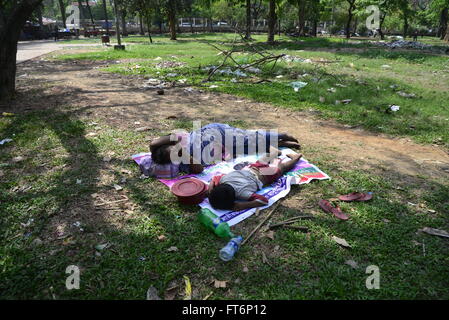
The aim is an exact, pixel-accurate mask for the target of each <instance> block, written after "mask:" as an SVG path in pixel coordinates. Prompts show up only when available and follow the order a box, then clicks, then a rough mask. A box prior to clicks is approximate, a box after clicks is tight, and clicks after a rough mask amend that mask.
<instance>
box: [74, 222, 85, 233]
mask: <svg viewBox="0 0 449 320" xmlns="http://www.w3.org/2000/svg"><path fill="white" fill-rule="evenodd" d="M73 226H75V227H77V228H79V230H80V231H81V232H82V231H84V229H83V228H81V222H79V221H76V222H74V223H73Z"/></svg>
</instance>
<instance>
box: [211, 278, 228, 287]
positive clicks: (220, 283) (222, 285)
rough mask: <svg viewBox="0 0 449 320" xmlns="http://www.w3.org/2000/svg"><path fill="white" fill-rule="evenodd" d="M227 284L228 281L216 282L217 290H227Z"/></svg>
mask: <svg viewBox="0 0 449 320" xmlns="http://www.w3.org/2000/svg"><path fill="white" fill-rule="evenodd" d="M226 283H227V281H220V280H215V281H214V287H215V288H226Z"/></svg>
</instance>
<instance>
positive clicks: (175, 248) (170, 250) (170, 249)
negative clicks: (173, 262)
mask: <svg viewBox="0 0 449 320" xmlns="http://www.w3.org/2000/svg"><path fill="white" fill-rule="evenodd" d="M167 251H168V252H174V251H178V248H177V247H175V246H172V247H170V248H168V249H167Z"/></svg>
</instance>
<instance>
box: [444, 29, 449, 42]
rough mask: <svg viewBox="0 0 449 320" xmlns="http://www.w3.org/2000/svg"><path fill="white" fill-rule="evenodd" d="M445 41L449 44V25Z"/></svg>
mask: <svg viewBox="0 0 449 320" xmlns="http://www.w3.org/2000/svg"><path fill="white" fill-rule="evenodd" d="M444 41H446V42H449V25H448V26H447V28H446V35H445V36H444Z"/></svg>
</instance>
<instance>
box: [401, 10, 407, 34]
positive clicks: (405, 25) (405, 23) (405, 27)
mask: <svg viewBox="0 0 449 320" xmlns="http://www.w3.org/2000/svg"><path fill="white" fill-rule="evenodd" d="M407 34H408V18H407V15H406V14H404V30H403V31H402V36H403V37H404V39H405V38H407Z"/></svg>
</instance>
